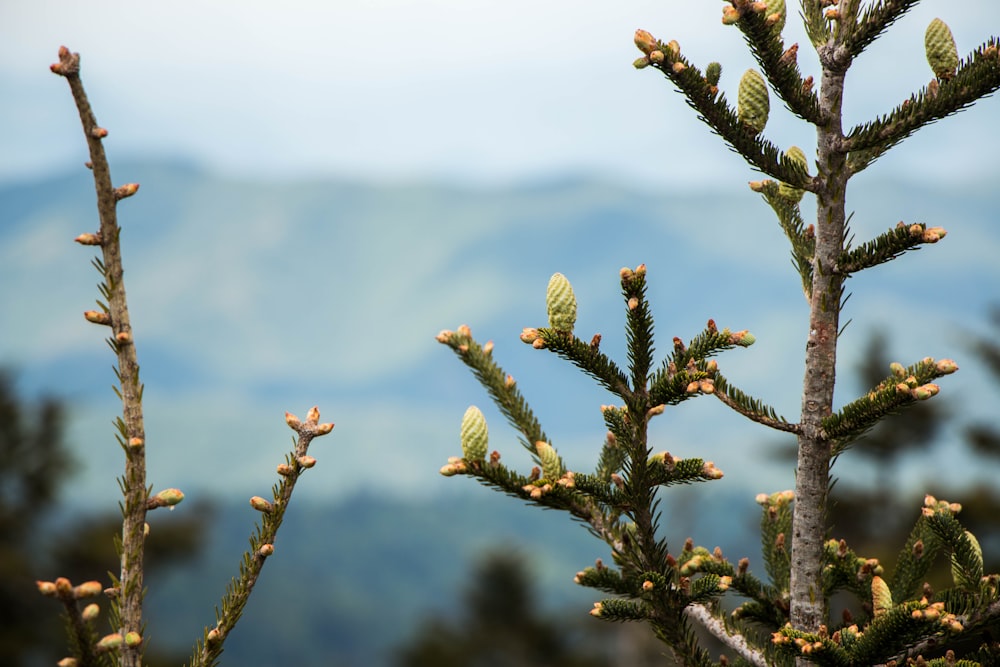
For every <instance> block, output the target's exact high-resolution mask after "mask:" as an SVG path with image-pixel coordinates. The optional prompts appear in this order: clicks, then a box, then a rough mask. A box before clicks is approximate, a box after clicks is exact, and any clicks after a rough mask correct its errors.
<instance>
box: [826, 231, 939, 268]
mask: <svg viewBox="0 0 1000 667" xmlns="http://www.w3.org/2000/svg"><path fill="white" fill-rule="evenodd" d="M944 236H945V231H944V230H943V229H942V228H940V227H930V228H928V227H927V225H925V224H923V223H918V224H913V225H906V224H903V223H902V222H900V223H899V224H897V225H896V226H895V227H894V228H893V229H890V230H889V231H887V232H884V233H882V234H879V235H878V236H876V237H875V238H874V239H872V240H871V241H868V242H866V243H864V244H862V245H860V246H858V247H857V248H854V249H852V250H845V251H844V252H843V253H841V255H840V259H839V260H837V265H836V266H835V267H834V269H833V270H834V271H835V272H838V273H840V274H842V275H849V274H852V273H857V272H858V271H862V270H864V269H868V268H871V267H873V266H877V265H879V264H884V263H886V262H889V261H892V260H893V259H896V258H897V257H899V256H900V255H902V254H903V253H904V252H906V251H907V250H914V249H918V248H919V246H921V245H922V244H925V243H937V242H938V241H940V240H941V239H942V238H943V237H944Z"/></svg>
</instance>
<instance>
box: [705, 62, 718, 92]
mask: <svg viewBox="0 0 1000 667" xmlns="http://www.w3.org/2000/svg"><path fill="white" fill-rule="evenodd" d="M721 77H722V65H720V64H719V63H717V62H710V63H708V66H706V67H705V83H707V84H708V85H709V86H718V85H719V79H720V78H721Z"/></svg>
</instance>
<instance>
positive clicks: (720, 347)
mask: <svg viewBox="0 0 1000 667" xmlns="http://www.w3.org/2000/svg"><path fill="white" fill-rule="evenodd" d="M755 340H756V338H755V337H754V336H753V334H751V333H750V332H748V331H746V330H744V331H737V332H735V333H734V332H731V331H730V330H729V329H723V330H722V331H719V330H718V328H717V327H716V325H715V321H714V320H709V321H708V324H707V325H706V327H705V329H704V330H703V331H702V332H701V333H699V334H698V335H697V336H695V337H694V338H692V339H691V341H690V343H689V344H688V345H685V344H684V341H682V340H681V339H680V338H678V337H675V338H674V350H673V354H672V355H671V356H670V357H669V358H668V359H665V360H664V362H663V365H662V366H661V367H660V368H659V369H658V370H657V371H656V372H655V373H654V374H653V376H652V378H651V379H650V388H649V397H650V401H651V402H652V404H653V405H676V404H678V403H680V402H682V401H685V400H687V399H689V398H691V397H693V396H694V395H695V394H697V393H699V392H700V393H712V391H713V390H714V387H713V383H714V380H713V378H714V377H715V374H716V372H717V364H716V363H715V362H714V361H708V362H706V359H708V358H709V357H712V356H714V355H715V354H717V353H718V352H721V351H724V350H730V349H732V348H734V347H749V346H750V345H753V343H754V341H755Z"/></svg>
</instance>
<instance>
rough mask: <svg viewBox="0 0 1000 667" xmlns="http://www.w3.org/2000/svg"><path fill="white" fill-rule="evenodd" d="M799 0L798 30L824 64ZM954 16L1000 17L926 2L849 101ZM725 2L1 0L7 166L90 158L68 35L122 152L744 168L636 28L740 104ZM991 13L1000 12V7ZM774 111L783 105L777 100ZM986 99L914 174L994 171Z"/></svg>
mask: <svg viewBox="0 0 1000 667" xmlns="http://www.w3.org/2000/svg"><path fill="white" fill-rule="evenodd" d="M796 5H797V3H794V2H789V8H790V9H791V14H792V16H790V19H789V21H788V27H786V29H785V38H786V42H787V43H791V42H792V41H799V42H801V43H802V47H803V48H802V49H801V50H800V63H801V64H802V65H803V67H804V70H805V71H806V73H812V74H815V73H816V72H815V68H814V66H813V62H814V60H813V59H812V53H811V48H810V47H809V46H808V45H807V41H806V40H805V38H804V34H803V32H802V29H801V26H800V25H799V22H798V20H797V18H796V17H795V16H794V14H795V13H796V12H795V8H796ZM937 15H940V16H942V17H943V18H944V19H945V20H946V21H947V22H948V23H949V24H950V25H951V27H952V29H953V31H954V33H955V36H956V39H957V41H958V44H959V50H960V52H961V53H962V54H964V53H966V52H968V51H969V50H970V49H972V48H973V47H975V46H977V45H979V44H981V43H982V42H984V41H985V40H986V39H987V38H988V37H989V36H990V34H991V33H996V32H997V28H998V27H1000V26H998V24H997V22H996V21H995V7H994V3H992V2H987V1H986V0H965V1H963V2H961V3H945V2H924V3H922V4H921V5H919V6H918V8H917V9H915V10H913V11H911V13H910V14H908V15H907V16H906V17H904V18H903V19H902V20H900V21H899V22H898V23H897V24H896V28H895V29H893V30H891V31H890V33H889V34H888V35H887V36H886V37H885V38H884V40H882V41H880V42H879V43H877V44H876V45H875V46H874V47H872V48H871V50H870V51H869V53H868V54H866V55H865V56H863V58H862V59H861V61H860V62H859V64H858V66H857V67H856V68H855V70H854V71H853V72H852V74H851V78H850V80H849V89H848V93H847V96H846V102H845V103H846V108H847V112H848V119H849V120H850V121H851V122H856V121H860V120H862V119H865V118H867V117H869V116H870V115H872V114H875V113H880V112H883V111H887V110H888V109H890V108H891V106H892V105H894V104H896V103H898V102H899V101H901V100H902V99H904V98H905V97H906V96H907V95H908V94H909V92H910V91H912V90H913V89H915V88H917V87H919V86H920V85H922V84H924V83H926V82H927V81H928V80H929V79H930V76H931V73H930V69H929V68H928V66H927V64H926V62H925V60H924V56H923V32H924V28H925V27H926V25H927V24H928V22H929V21H930V20H931V19H932V18H933V17H934V16H937ZM720 17H721V4H720V3H717V2H716V3H713V2H684V3H681V2H671V1H669V0H628V1H625V2H605V1H597V0H582V1H581V0H573V1H570V0H544V1H541V2H540V1H538V0H502V1H501V0H427V1H424V2H413V1H412V0H336V1H333V2H321V1H316V0H289V1H285V2H275V1H274V0H242V1H240V2H234V1H231V0H219V1H213V2H202V1H197V2H196V1H194V0H175V1H173V2H169V3H164V2H125V1H122V0H117V1H116V0H91V1H88V2H78V1H77V0H7V1H6V2H3V3H0V99H3V104H2V105H0V123H2V125H3V127H5V128H7V131H5V132H3V133H0V156H2V157H0V179H21V178H24V177H26V176H30V175H32V174H36V173H38V172H39V171H43V170H45V171H49V170H53V169H64V168H66V166H67V165H69V164H76V163H77V162H78V161H79V160H82V159H83V157H82V155H83V153H82V151H83V146H82V143H81V142H80V141H79V137H78V134H79V130H78V128H77V127H75V126H74V125H73V124H72V123H67V122H66V118H67V115H68V114H71V113H72V108H71V105H70V100H69V96H68V94H67V92H66V90H65V88H66V86H65V84H64V83H63V82H61V81H60V80H58V79H57V78H56V77H54V76H53V75H51V74H49V73H48V71H47V67H48V65H49V64H50V63H51V62H53V61H54V60H55V54H56V49H57V48H58V46H59V45H60V44H65V45H67V46H69V47H70V48H71V49H73V50H74V51H79V52H80V53H81V54H82V55H83V67H84V77H85V82H86V84H87V85H88V88H89V90H90V93H91V98H92V100H93V102H94V104H95V107H96V109H97V113H98V118H99V120H100V122H101V123H102V124H103V125H104V126H106V127H107V128H108V129H109V130H110V131H111V137H110V139H109V142H110V144H109V145H112V146H113V150H114V151H115V154H116V155H118V156H119V159H121V158H122V157H127V156H143V157H159V156H171V157H180V158H184V159H189V160H194V161H197V162H199V163H203V164H206V165H209V166H211V167H214V168H218V169H221V170H224V171H227V172H233V171H238V172H242V173H245V174H246V173H249V174H255V175H257V174H262V173H263V174H275V175H283V176H289V177H294V176H298V175H303V174H312V175H314V174H316V173H337V174H352V175H358V176H363V177H365V178H370V177H376V178H406V179H410V178H421V179H425V178H432V179H439V178H443V179H447V180H455V179H462V180H474V181H478V182H488V183H496V182H500V181H509V180H515V181H523V180H528V179H530V178H532V177H536V176H538V175H540V174H541V175H547V174H551V173H552V172H554V171H561V172H566V171H570V172H596V173H599V174H602V175H604V176H613V177H615V178H617V179H619V180H627V181H630V182H633V183H642V184H644V185H649V186H652V187H662V186H663V185H664V183H666V182H673V183H675V184H676V183H682V184H687V183H700V184H704V183H705V182H706V181H711V180H712V179H714V178H718V177H720V176H722V175H727V176H735V177H740V178H742V177H743V174H744V173H745V171H746V170H745V168H744V166H743V164H742V162H741V161H740V160H739V159H738V158H737V157H736V156H734V155H732V154H730V153H729V152H728V151H726V150H725V149H724V148H722V147H721V146H720V144H719V142H718V141H717V140H716V139H715V138H714V137H712V136H710V135H709V134H708V133H707V132H704V131H702V130H701V128H699V127H698V124H697V123H696V122H695V121H693V114H692V113H691V112H690V110H689V109H687V108H686V107H685V105H684V104H683V101H682V98H681V97H680V96H679V95H676V94H674V92H673V91H672V89H671V86H670V85H669V84H668V83H667V82H666V81H665V80H664V79H663V78H662V76H661V75H660V74H658V73H656V72H653V71H643V72H637V71H635V70H633V69H632V67H631V62H632V60H634V58H635V57H636V56H637V55H638V52H637V50H636V49H635V47H634V46H633V44H632V34H633V31H634V30H635V29H636V28H638V27H642V28H645V29H648V30H650V31H651V32H653V33H654V34H655V35H657V36H658V37H660V38H662V39H664V40H665V41H666V40H669V39H677V40H678V41H679V42H680V44H681V46H682V49H683V51H684V53H685V54H686V55H688V57H690V58H691V59H693V61H694V62H695V63H697V64H700V65H701V66H702V67H703V66H704V65H705V64H706V63H707V62H709V61H711V60H719V61H721V62H722V63H723V66H724V71H723V79H722V84H721V87H722V88H723V90H724V91H727V92H728V96H729V98H730V99H731V100H735V89H736V86H737V83H738V80H739V77H740V75H741V74H742V72H743V71H744V70H745V69H746V68H747V67H748V66H750V65H751V64H752V63H751V61H750V59H749V57H748V56H747V54H746V52H745V49H744V46H743V41H742V38H741V35H740V34H739V32H738V30H737V29H735V28H732V27H725V26H723V25H721V23H720ZM991 22H992V25H991ZM773 106H774V107H777V104H774V105H773ZM787 116H788V114H786V113H783V110H777V109H775V110H774V111H773V112H772V121H771V123H770V125H769V127H768V129H767V135H768V137H769V138H771V139H772V140H773V141H775V142H776V143H777V144H779V145H781V146H788V145H790V144H793V143H795V144H799V145H802V146H803V147H805V148H806V152H807V154H809V153H810V152H811V146H812V141H813V139H812V137H813V134H812V132H811V130H810V129H809V128H808V127H806V126H805V125H804V124H802V123H799V122H797V121H794V120H792V119H789V118H788V117H787ZM993 117H995V114H994V113H993V112H991V111H990V110H989V109H978V110H975V111H971V112H967V113H966V114H965V115H964V116H963V117H962V122H959V123H950V124H942V126H940V127H936V128H934V129H932V130H930V131H927V132H925V133H923V134H922V135H921V136H919V137H918V138H916V139H915V140H914V141H913V142H912V145H913V146H914V148H913V149H911V150H910V151H909V152H907V153H905V154H901V152H897V153H896V154H894V155H892V156H889V157H887V158H885V159H884V160H883V164H885V165H886V168H888V169H892V170H893V172H894V173H895V175H896V176H897V177H899V178H917V179H919V178H920V177H922V176H924V175H926V174H927V173H929V172H930V173H933V172H934V171H935V169H936V165H938V164H940V163H941V162H946V163H947V164H948V165H949V167H948V170H947V171H946V172H945V173H937V174H936V177H937V178H940V179H945V180H951V181H960V180H963V179H967V178H982V177H983V174H982V169H983V166H984V165H985V164H987V160H988V159H989V158H988V154H987V152H986V151H979V152H971V153H970V152H967V151H964V150H961V149H959V148H958V147H959V146H963V145H967V143H966V142H963V141H961V140H960V138H961V137H965V138H968V137H972V136H975V134H976V133H982V132H986V133H992V132H993V131H994V129H995V128H994V127H993V126H992V125H991V121H990V119H991V118H993Z"/></svg>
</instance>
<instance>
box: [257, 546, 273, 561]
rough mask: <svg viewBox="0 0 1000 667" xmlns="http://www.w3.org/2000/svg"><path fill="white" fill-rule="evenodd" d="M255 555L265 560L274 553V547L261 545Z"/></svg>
mask: <svg viewBox="0 0 1000 667" xmlns="http://www.w3.org/2000/svg"><path fill="white" fill-rule="evenodd" d="M257 553H258V554H260V556H261V558H267V557H268V556H270V555H271V554H273V553H274V545H273V544H262V545H260V548H259V549H257Z"/></svg>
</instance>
